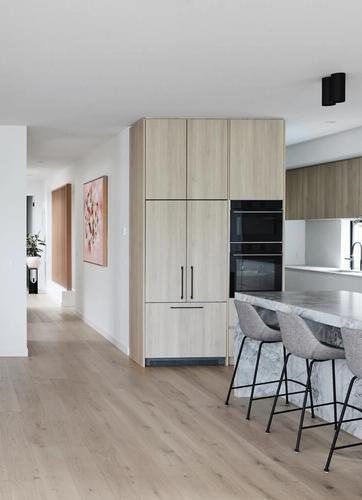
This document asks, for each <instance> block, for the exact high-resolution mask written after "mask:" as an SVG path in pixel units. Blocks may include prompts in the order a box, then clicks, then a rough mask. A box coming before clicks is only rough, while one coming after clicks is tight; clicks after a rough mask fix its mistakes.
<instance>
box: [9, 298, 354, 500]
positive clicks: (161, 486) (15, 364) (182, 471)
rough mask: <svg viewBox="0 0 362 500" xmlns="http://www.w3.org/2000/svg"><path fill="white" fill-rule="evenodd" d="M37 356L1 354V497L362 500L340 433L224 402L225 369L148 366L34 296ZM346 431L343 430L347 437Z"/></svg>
mask: <svg viewBox="0 0 362 500" xmlns="http://www.w3.org/2000/svg"><path fill="white" fill-rule="evenodd" d="M28 318H29V353H30V357H29V359H21V358H18V359H4V358H3V359H0V376H1V380H0V382H1V383H0V498H1V499H26V500H28V499H36V500H38V499H46V500H50V499H66V500H73V499H74V500H76V499H96V498H97V499H102V500H108V499H125V500H133V499H140V500H148V499H166V500H178V499H186V500H193V499H218V500H228V499H245V500H249V499H277V500H283V499H288V500H290V499H293V500H294V499H324V498H325V499H334V498H335V499H337V498H338V499H348V500H350V499H354V498H362V480H361V477H362V453H361V450H358V449H351V450H345V451H343V452H339V453H338V454H337V455H336V458H335V460H334V461H333V463H332V466H333V469H332V471H331V472H330V473H329V474H325V473H324V472H323V465H324V461H325V457H326V453H327V448H328V445H329V443H330V436H331V434H330V433H331V430H327V429H323V430H318V431H306V432H305V434H304V436H303V441H302V447H303V450H302V452H301V453H300V454H296V453H294V452H293V451H292V446H293V443H294V439H295V428H296V422H297V416H296V415H293V416H290V415H289V416H283V417H280V418H279V419H277V421H276V424H275V426H274V431H273V433H272V434H270V435H267V434H265V432H264V428H265V420H266V417H267V412H268V408H269V405H270V402H264V403H262V402H258V403H256V404H255V408H254V410H255V411H254V415H255V417H254V418H253V420H252V421H251V422H247V421H246V420H245V402H244V401H240V400H238V401H235V400H233V401H232V404H231V405H230V406H229V407H225V406H224V404H223V399H224V396H225V392H226V389H227V385H228V381H229V378H230V375H231V369H230V368H225V367H185V368H147V369H142V368H140V367H138V366H137V365H136V364H134V363H133V362H131V361H129V360H128V359H127V357H126V356H124V355H122V354H121V353H120V351H118V350H117V349H116V348H115V347H113V346H112V345H111V344H110V343H109V342H107V341H106V340H104V339H103V338H102V337H101V336H100V335H98V334H96V333H95V332H94V331H93V330H92V329H90V328H89V327H87V326H86V325H85V324H84V323H82V322H81V321H80V320H79V319H78V318H77V317H76V316H75V315H73V314H72V313H69V312H62V311H61V310H59V309H57V308H56V307H53V306H51V305H49V304H48V303H47V302H46V300H45V299H44V297H41V296H38V297H35V298H34V297H33V298H32V299H31V302H30V303H29V314H28ZM345 438H346V436H344V437H343V439H345Z"/></svg>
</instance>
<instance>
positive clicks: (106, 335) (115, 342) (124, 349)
mask: <svg viewBox="0 0 362 500" xmlns="http://www.w3.org/2000/svg"><path fill="white" fill-rule="evenodd" d="M75 313H76V315H77V316H78V317H79V318H80V319H81V320H82V321H84V323H85V324H86V325H88V326H90V327H91V328H93V330H95V331H96V332H97V333H99V334H100V335H102V337H104V338H105V339H107V340H109V342H110V343H111V344H113V345H114V346H115V347H117V348H118V349H119V350H120V351H122V352H123V353H124V354H126V355H127V356H129V348H128V347H126V346H125V345H124V344H123V343H122V342H120V341H119V340H118V339H116V338H115V337H113V336H112V335H110V334H109V333H108V332H106V331H105V330H103V329H102V328H100V327H99V326H97V325H95V324H94V323H93V322H92V321H89V320H88V319H87V318H86V317H84V316H83V314H82V313H81V312H80V311H78V310H76V311H75Z"/></svg>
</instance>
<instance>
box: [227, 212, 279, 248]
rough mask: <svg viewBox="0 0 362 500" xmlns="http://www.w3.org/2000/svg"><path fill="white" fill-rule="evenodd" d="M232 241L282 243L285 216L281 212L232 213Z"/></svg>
mask: <svg viewBox="0 0 362 500" xmlns="http://www.w3.org/2000/svg"><path fill="white" fill-rule="evenodd" d="M230 233H231V234H230V241H231V242H233V243H238V242H242V241H253V242H258V241H282V240H283V215H282V213H281V212H275V213H272V212H259V213H251V212H240V211H237V210H232V211H231V226H230Z"/></svg>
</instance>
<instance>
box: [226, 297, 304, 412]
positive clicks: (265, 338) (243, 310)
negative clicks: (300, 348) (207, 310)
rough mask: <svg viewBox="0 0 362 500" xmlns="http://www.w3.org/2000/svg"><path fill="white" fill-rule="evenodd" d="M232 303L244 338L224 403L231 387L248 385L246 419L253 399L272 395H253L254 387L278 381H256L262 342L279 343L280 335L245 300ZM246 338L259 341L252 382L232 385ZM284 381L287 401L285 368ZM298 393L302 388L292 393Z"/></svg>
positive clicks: (245, 386) (266, 397)
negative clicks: (249, 389) (248, 394)
mask: <svg viewBox="0 0 362 500" xmlns="http://www.w3.org/2000/svg"><path fill="white" fill-rule="evenodd" d="M234 303H235V307H236V311H237V314H238V318H239V323H240V328H241V331H242V333H243V334H244V338H243V340H242V341H241V344H240V349H239V353H238V357H237V361H236V363H235V368H234V372H233V375H232V378H231V382H230V386H229V390H228V393H227V397H226V401H225V404H226V405H227V404H229V398H230V394H231V391H232V390H233V389H243V388H247V387H250V388H251V391H250V397H249V404H248V410H247V414H246V418H247V420H249V419H250V413H251V407H252V403H253V401H255V400H257V399H268V398H273V397H274V394H273V395H272V396H261V397H254V391H255V387H256V386H259V385H266V384H275V383H278V382H279V381H278V380H270V381H267V382H256V380H257V375H258V368H259V361H260V354H261V350H262V347H263V345H264V344H274V343H281V341H282V337H281V334H280V331H279V329H273V328H270V327H269V326H267V325H266V324H265V323H264V321H263V320H262V319H261V317H260V316H259V314H258V313H257V312H256V310H255V309H254V307H253V306H252V305H251V304H248V303H247V302H242V301H239V300H235V301H234ZM246 339H250V340H254V341H258V342H259V347H258V353H257V357H256V362H255V368H254V376H253V382H252V383H251V384H247V385H238V386H234V385H233V384H234V380H235V376H236V373H237V371H238V367H239V363H240V357H241V353H242V351H243V347H244V344H245V341H246ZM283 353H284V360H286V352H285V349H284V347H283ZM283 373H284V372H283ZM284 383H285V394H284V396H285V397H286V402H287V403H288V396H289V394H288V379H287V372H286V370H285V378H284ZM300 393H304V390H303V391H298V392H297V393H295V392H294V393H293V394H300Z"/></svg>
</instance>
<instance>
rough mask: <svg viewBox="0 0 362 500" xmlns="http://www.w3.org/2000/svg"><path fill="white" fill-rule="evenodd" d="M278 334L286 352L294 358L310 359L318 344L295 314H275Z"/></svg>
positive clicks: (309, 330)
mask: <svg viewBox="0 0 362 500" xmlns="http://www.w3.org/2000/svg"><path fill="white" fill-rule="evenodd" d="M277 316H278V321H279V326H280V333H281V334H282V339H283V344H284V346H285V348H286V349H287V351H289V352H290V353H291V354H294V355H295V356H298V357H300V358H305V359H312V358H313V353H314V351H315V349H316V348H317V347H318V345H319V344H320V342H319V341H318V340H317V339H316V338H315V336H314V335H313V333H312V331H311V329H310V328H309V327H308V325H307V323H306V322H305V321H304V319H303V318H301V317H300V316H298V315H297V314H289V313H288V314H287V313H283V312H277Z"/></svg>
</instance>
